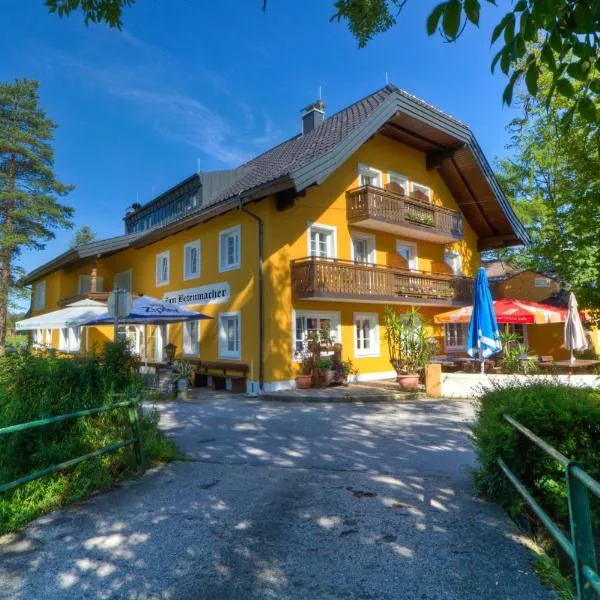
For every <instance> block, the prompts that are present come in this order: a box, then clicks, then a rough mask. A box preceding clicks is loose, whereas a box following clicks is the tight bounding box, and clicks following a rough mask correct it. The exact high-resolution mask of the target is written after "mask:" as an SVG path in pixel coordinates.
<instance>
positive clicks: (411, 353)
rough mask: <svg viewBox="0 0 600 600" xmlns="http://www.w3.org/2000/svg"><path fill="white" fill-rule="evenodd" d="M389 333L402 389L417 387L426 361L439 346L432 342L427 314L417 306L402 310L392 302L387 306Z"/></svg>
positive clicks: (385, 311)
mask: <svg viewBox="0 0 600 600" xmlns="http://www.w3.org/2000/svg"><path fill="white" fill-rule="evenodd" d="M384 322H385V337H386V341H387V345H388V350H389V354H390V362H391V364H392V366H393V367H394V370H395V371H396V376H397V381H398V384H399V385H400V388H401V389H404V390H415V389H417V388H418V386H419V377H420V374H421V373H422V372H423V369H424V368H425V365H426V364H427V363H428V362H429V361H430V360H431V357H432V356H433V354H434V352H435V349H434V346H433V345H432V344H431V343H430V342H429V338H428V336H427V333H426V325H425V321H424V319H423V317H422V316H421V314H420V313H419V311H418V310H417V309H416V308H414V307H413V308H411V310H410V311H409V312H407V313H404V314H398V313H396V311H395V310H394V309H393V308H392V307H391V306H386V307H385V309H384Z"/></svg>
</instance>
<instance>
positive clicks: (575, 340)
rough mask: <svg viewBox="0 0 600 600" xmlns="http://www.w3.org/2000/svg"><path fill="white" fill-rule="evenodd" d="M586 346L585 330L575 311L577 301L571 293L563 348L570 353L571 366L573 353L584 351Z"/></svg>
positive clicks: (573, 361) (573, 358) (573, 359)
mask: <svg viewBox="0 0 600 600" xmlns="http://www.w3.org/2000/svg"><path fill="white" fill-rule="evenodd" d="M588 346H589V344H588V341H587V338H586V335H585V330H584V329H583V325H582V324H581V318H580V316H579V311H578V310H577V299H576V298H575V294H574V293H573V292H571V293H570V294H569V312H568V314H567V320H566V321H565V348H566V349H567V350H570V351H571V364H575V357H574V356H573V351H574V350H585V349H587V348H588Z"/></svg>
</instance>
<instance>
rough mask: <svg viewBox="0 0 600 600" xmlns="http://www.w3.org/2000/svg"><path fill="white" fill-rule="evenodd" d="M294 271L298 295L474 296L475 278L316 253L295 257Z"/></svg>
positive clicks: (429, 299)
mask: <svg viewBox="0 0 600 600" xmlns="http://www.w3.org/2000/svg"><path fill="white" fill-rule="evenodd" d="M291 272H292V294H293V296H294V298H297V299H314V300H331V301H338V302H340V301H341V302H356V301H358V302H372V303H389V304H423V305H432V306H464V305H467V304H470V303H471V301H472V299H473V279H470V278H466V277H454V276H452V275H445V274H441V273H426V272H424V271H409V270H407V269H398V268H395V267H387V266H385V265H369V264H365V263H356V262H351V261H347V260H339V259H329V258H315V257H311V258H302V259H299V260H294V261H292V263H291Z"/></svg>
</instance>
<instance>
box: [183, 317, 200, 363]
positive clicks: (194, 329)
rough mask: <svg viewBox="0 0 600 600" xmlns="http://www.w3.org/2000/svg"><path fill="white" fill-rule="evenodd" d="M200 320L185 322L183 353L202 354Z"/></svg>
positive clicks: (190, 354)
mask: <svg viewBox="0 0 600 600" xmlns="http://www.w3.org/2000/svg"><path fill="white" fill-rule="evenodd" d="M199 329H200V328H199V321H187V322H185V323H184V324H183V328H182V333H183V353H184V354H187V355H189V356H198V354H200V339H199V337H198V333H199Z"/></svg>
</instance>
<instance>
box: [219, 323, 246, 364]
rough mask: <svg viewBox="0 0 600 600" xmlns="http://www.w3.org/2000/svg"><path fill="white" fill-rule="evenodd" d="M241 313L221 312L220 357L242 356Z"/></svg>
mask: <svg viewBox="0 0 600 600" xmlns="http://www.w3.org/2000/svg"><path fill="white" fill-rule="evenodd" d="M241 348H242V346H241V327H240V313H237V312H235V313H220V314H219V358H235V359H239V358H241V354H242V350H241Z"/></svg>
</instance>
